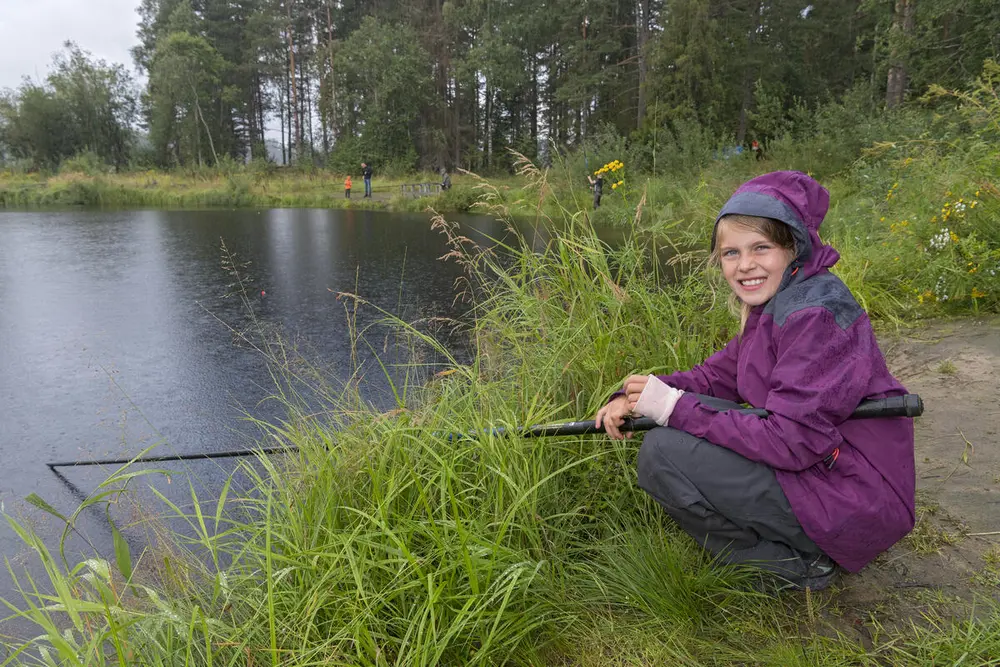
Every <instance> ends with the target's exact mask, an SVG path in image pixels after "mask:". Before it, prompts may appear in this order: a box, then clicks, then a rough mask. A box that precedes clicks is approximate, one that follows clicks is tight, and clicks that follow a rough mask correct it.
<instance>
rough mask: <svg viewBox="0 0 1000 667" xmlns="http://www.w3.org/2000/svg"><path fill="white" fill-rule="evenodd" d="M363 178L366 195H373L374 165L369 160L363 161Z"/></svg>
mask: <svg viewBox="0 0 1000 667" xmlns="http://www.w3.org/2000/svg"><path fill="white" fill-rule="evenodd" d="M361 178H363V179H364V181H365V197H369V198H371V196H372V167H371V165H370V164H368V163H367V162H362V163H361Z"/></svg>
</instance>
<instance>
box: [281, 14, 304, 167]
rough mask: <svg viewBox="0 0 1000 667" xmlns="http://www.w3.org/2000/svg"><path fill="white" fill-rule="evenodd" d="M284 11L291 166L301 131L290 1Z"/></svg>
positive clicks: (298, 147)
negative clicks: (292, 138) (286, 28)
mask: <svg viewBox="0 0 1000 667" xmlns="http://www.w3.org/2000/svg"><path fill="white" fill-rule="evenodd" d="M285 9H286V10H287V11H288V75H289V76H290V77H291V105H290V106H289V111H290V113H291V115H292V118H291V120H292V124H293V125H294V127H295V135H294V136H295V139H294V140H293V141H289V142H288V162H289V164H293V163H294V162H295V161H296V157H298V156H297V153H298V151H299V150H300V143H301V142H302V129H301V128H300V127H299V105H298V100H297V98H296V94H295V44H294V40H293V39H292V0H286V3H285Z"/></svg>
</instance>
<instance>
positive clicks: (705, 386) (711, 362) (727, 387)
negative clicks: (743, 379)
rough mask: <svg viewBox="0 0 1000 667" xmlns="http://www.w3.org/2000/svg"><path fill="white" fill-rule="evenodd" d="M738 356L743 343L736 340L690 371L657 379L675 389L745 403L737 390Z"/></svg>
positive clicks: (661, 376)
mask: <svg viewBox="0 0 1000 667" xmlns="http://www.w3.org/2000/svg"><path fill="white" fill-rule="evenodd" d="M739 354H740V341H739V337H738V336H737V337H736V338H733V339H732V340H731V341H729V342H728V343H726V346H725V347H724V348H722V349H721V350H719V351H718V352H716V353H715V354H713V355H712V356H710V357H709V358H708V359H706V360H705V361H704V362H702V363H700V364H698V365H697V366H695V367H694V368H692V369H691V370H689V371H680V372H677V373H673V374H671V375H657V377H658V378H660V379H661V380H663V382H665V383H666V384H669V385H670V386H671V387H674V388H676V389H683V390H684V391H690V392H694V393H696V394H707V395H708V396H714V397H716V398H722V399H725V400H727V401H735V402H737V403H742V402H743V399H742V398H740V394H739V391H738V390H737V388H736V363H737V359H738V358H739Z"/></svg>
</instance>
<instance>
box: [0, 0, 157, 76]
mask: <svg viewBox="0 0 1000 667" xmlns="http://www.w3.org/2000/svg"><path fill="white" fill-rule="evenodd" d="M138 6H139V0H0V89H2V88H15V87H17V86H18V85H20V83H21V77H22V76H25V75H27V76H29V77H31V78H32V79H35V80H41V79H44V78H45V75H46V74H47V73H48V71H49V64H50V63H51V62H52V54H54V53H56V52H57V51H60V50H61V49H62V44H63V42H65V41H66V40H72V41H74V42H76V43H77V44H78V45H79V46H80V48H82V49H83V50H84V51H90V52H91V53H92V54H93V55H94V56H95V57H97V58H103V59H104V60H107V61H108V62H117V63H122V64H124V65H125V66H126V67H128V69H129V71H133V65H132V57H131V56H130V55H129V49H130V48H131V47H133V46H135V45H136V43H137V42H138V40H137V38H136V36H135V31H136V24H137V23H138V22H139V15H138V14H136V8H137V7H138Z"/></svg>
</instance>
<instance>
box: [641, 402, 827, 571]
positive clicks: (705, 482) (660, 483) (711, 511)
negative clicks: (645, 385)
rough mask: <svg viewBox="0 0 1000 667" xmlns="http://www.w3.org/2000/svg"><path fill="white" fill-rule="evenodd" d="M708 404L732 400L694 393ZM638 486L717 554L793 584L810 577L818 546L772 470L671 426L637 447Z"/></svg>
mask: <svg viewBox="0 0 1000 667" xmlns="http://www.w3.org/2000/svg"><path fill="white" fill-rule="evenodd" d="M699 400H701V401H702V402H703V403H706V404H709V405H712V406H713V407H717V408H722V409H730V408H739V407H740V406H738V405H737V404H735V403H731V402H729V401H723V400H721V399H717V398H714V397H711V396H699ZM638 467H639V486H640V487H642V488H643V490H645V491H646V492H647V493H649V495H651V496H652V497H653V498H654V499H656V501H657V502H658V503H659V504H660V505H662V506H663V508H664V509H666V511H667V514H669V515H670V516H671V517H672V518H673V519H674V521H676V522H677V524H678V525H679V526H680V527H681V528H682V529H684V531H685V532H686V533H688V534H689V535H691V537H693V538H694V539H695V540H696V541H697V542H698V543H699V544H701V545H702V546H703V547H705V548H706V549H707V550H708V551H709V552H711V553H712V554H715V555H716V556H718V558H719V560H720V561H722V562H724V563H729V564H747V565H755V566H757V567H759V568H761V569H763V570H767V571H768V572H771V573H773V574H776V575H778V576H779V577H781V578H783V579H786V580H788V581H789V582H791V583H793V584H801V583H803V582H806V581H808V580H809V577H810V575H811V574H812V572H811V570H810V567H809V565H810V564H811V563H812V562H813V561H815V560H816V558H817V557H820V556H821V555H822V551H821V550H820V548H819V547H818V546H816V544H815V543H814V542H813V541H812V539H810V538H809V536H808V535H806V534H805V532H804V531H803V530H802V526H801V525H800V524H799V521H798V519H796V518H795V514H794V513H793V512H792V508H791V505H789V504H788V498H786V497H785V493H784V492H783V491H782V490H781V486H779V484H778V480H777V478H776V477H775V475H774V471H773V470H772V469H771V468H770V467H768V466H766V465H764V464H763V463H757V462H755V461H751V460H750V459H747V458H745V457H743V456H741V455H739V454H737V453H736V452H734V451H732V450H729V449H726V448H725V447H720V446H719V445H715V444H712V443H711V442H709V441H708V440H704V439H702V438H699V437H696V436H693V435H691V434H689V433H686V432H684V431H679V430H677V429H673V428H669V427H660V428H655V429H653V430H652V431H649V432H648V433H647V434H646V436H645V438H644V440H643V442H642V448H641V449H640V450H639V466H638Z"/></svg>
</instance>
